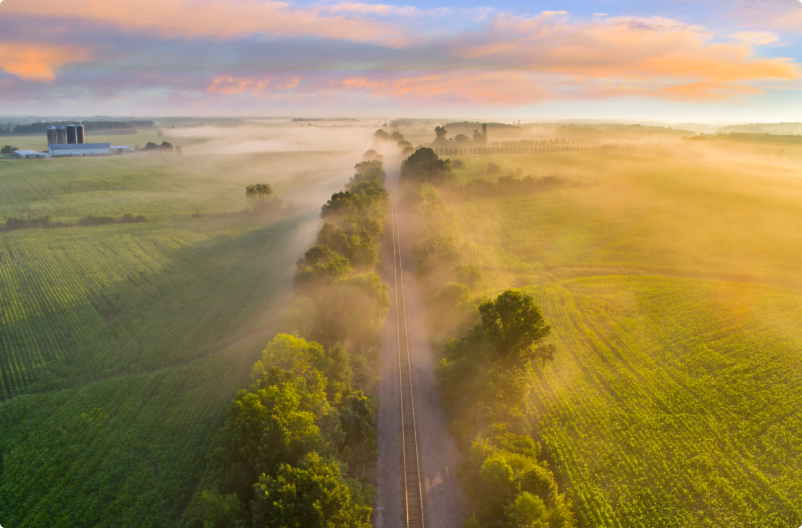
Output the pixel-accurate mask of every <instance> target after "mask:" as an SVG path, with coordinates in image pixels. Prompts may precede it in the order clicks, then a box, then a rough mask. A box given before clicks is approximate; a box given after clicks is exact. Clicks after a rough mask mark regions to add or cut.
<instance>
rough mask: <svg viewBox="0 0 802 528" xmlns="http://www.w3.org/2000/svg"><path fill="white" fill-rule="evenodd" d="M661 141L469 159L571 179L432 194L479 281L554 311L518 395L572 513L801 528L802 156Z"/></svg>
mask: <svg viewBox="0 0 802 528" xmlns="http://www.w3.org/2000/svg"><path fill="white" fill-rule="evenodd" d="M674 148H676V150H673V151H672V150H664V151H661V150H660V149H658V148H656V147H648V148H647V147H633V148H632V149H625V148H621V149H608V150H601V151H594V152H590V153H567V154H546V155H536V156H503V157H501V156H500V157H482V158H464V159H463V161H464V162H465V164H466V167H465V168H464V169H459V170H457V171H456V172H457V174H458V177H459V179H460V181H462V182H466V181H470V180H472V179H476V178H485V179H488V180H495V179H497V178H498V177H499V176H503V175H505V174H507V173H509V172H512V173H516V171H517V169H519V168H520V171H519V172H518V173H519V174H521V175H527V174H531V175H533V176H536V177H539V176H547V175H554V176H560V177H563V178H566V179H568V180H569V184H568V185H565V186H563V187H560V188H557V189H552V190H548V191H542V192H536V193H532V194H529V195H517V196H496V197H492V198H470V199H468V198H464V197H461V196H457V195H450V194H449V193H448V192H446V191H444V197H445V198H446V201H447V203H448V204H449V206H450V207H451V209H452V211H453V212H454V213H455V220H456V222H455V224H456V225H457V226H458V238H459V240H458V243H459V245H460V246H461V247H462V251H463V253H464V254H466V255H468V256H469V258H470V261H471V262H475V263H477V264H480V265H481V267H482V268H483V270H484V272H485V273H484V284H483V286H482V287H481V288H480V293H485V294H492V293H496V292H498V291H500V290H502V289H504V288H508V287H524V288H526V290H527V291H528V292H529V293H530V294H532V295H534V297H535V298H536V302H537V303H538V304H539V305H540V307H541V308H542V310H543V313H544V316H545V318H546V320H547V321H548V323H549V324H550V325H551V327H552V336H551V338H550V340H551V341H552V342H553V343H554V344H555V346H556V347H557V351H556V355H555V361H554V362H552V363H550V364H548V365H547V366H545V367H543V368H539V369H537V370H536V371H534V372H533V373H532V376H533V378H532V384H531V392H530V393H529V396H528V397H527V398H528V399H527V402H528V405H527V412H529V413H530V418H531V421H532V423H533V424H534V425H535V428H534V430H535V431H536V434H537V435H538V436H539V439H540V441H541V442H542V443H543V445H544V447H545V448H546V452H547V454H548V456H549V458H550V460H551V461H552V464H553V468H554V469H555V471H556V473H557V475H558V477H559V478H560V479H561V481H562V485H563V486H564V488H565V490H566V491H567V492H568V496H569V497H570V498H571V499H572V501H573V503H574V505H575V508H574V509H575V511H576V514H577V516H578V520H579V522H580V525H581V526H584V527H588V528H590V527H594V528H595V527H601V526H605V527H622V528H625V527H626V528H629V527H633V526H643V527H685V526H720V527H731V526H755V527H764V526H765V527H769V526H771V527H775V526H776V527H789V526H798V525H799V524H800V523H802V474H801V473H800V471H799V468H800V467H802V432H801V431H802V396H800V392H799V387H800V382H802V327H800V325H799V320H800V317H802V276H800V272H799V270H800V267H799V263H800V262H802V208H800V204H802V170H800V169H799V168H798V165H795V163H793V160H794V159H795V158H793V157H791V158H789V157H788V156H784V155H781V154H778V153H777V151H776V149H775V150H774V151H772V155H771V156H768V155H767V151H766V150H765V148H764V149H763V150H762V151H759V152H758V151H752V152H743V151H741V152H723V151H721V150H712V149H710V150H708V151H701V150H698V149H696V150H693V149H692V150H683V149H684V145H683V144H682V143H676V144H675V146H674ZM761 148H763V147H761ZM667 149H668V147H667ZM724 153H726V154H729V155H730V157H729V158H728V157H725V156H724V155H723V154H724ZM489 163H495V164H497V165H499V166H500V167H501V170H500V172H499V173H493V174H490V173H488V172H487V166H488V164H489Z"/></svg>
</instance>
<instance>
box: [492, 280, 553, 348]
mask: <svg viewBox="0 0 802 528" xmlns="http://www.w3.org/2000/svg"><path fill="white" fill-rule="evenodd" d="M479 313H481V314H482V329H483V330H484V331H485V333H486V334H487V335H488V336H489V337H490V338H491V339H492V340H493V341H494V342H495V344H496V351H497V354H498V355H499V356H501V357H504V358H508V359H511V360H516V359H518V360H524V361H525V360H527V359H528V358H530V357H533V356H535V355H537V354H538V352H542V353H543V354H544V355H546V356H548V355H549V349H538V348H536V347H535V345H536V344H537V342H538V341H540V340H541V339H543V338H544V337H546V336H547V335H549V332H550V331H551V329H550V328H549V325H547V324H546V321H545V320H544V319H543V316H542V315H541V314H540V310H538V308H537V306H535V301H534V299H532V297H529V296H528V295H524V294H523V293H521V291H520V290H507V291H505V292H504V293H502V294H501V295H499V296H498V297H497V298H496V300H495V301H487V302H485V303H482V304H481V305H480V306H479Z"/></svg>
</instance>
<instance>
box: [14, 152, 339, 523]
mask: <svg viewBox="0 0 802 528" xmlns="http://www.w3.org/2000/svg"><path fill="white" fill-rule="evenodd" d="M346 160H347V161H346ZM352 164H353V161H352V157H351V156H343V155H341V154H337V153H332V154H315V153H273V154H252V155H239V156H228V155H218V156H155V157H125V158H119V157H115V158H93V159H75V160H56V161H49V160H46V161H27V160H0V174H2V176H0V220H1V221H2V224H5V222H6V220H7V219H8V218H38V217H41V216H45V215H49V216H52V219H53V221H54V222H66V223H71V224H74V223H76V222H77V220H78V219H79V218H82V217H84V216H86V215H89V214H92V215H108V216H110V217H112V218H113V219H115V220H117V221H118V223H114V224H111V225H101V226H78V225H73V226H71V227H63V228H37V229H20V230H15V231H7V230H2V231H0V299H2V303H0V400H4V401H3V404H2V406H0V458H1V459H2V464H0V511H2V512H3V524H4V525H8V526H27V527H34V526H41V527H54V526H76V525H82V526H111V525H114V526H118V525H119V526H122V525H126V526H143V527H145V526H149V527H154V528H156V527H162V526H175V525H178V524H179V521H180V519H181V515H182V513H183V511H184V509H185V508H186V506H187V505H188V503H189V500H190V499H191V497H192V495H193V494H194V493H195V491H196V490H195V487H196V486H197V483H198V481H199V479H200V478H201V474H202V471H203V468H204V465H205V456H206V454H207V453H208V451H209V449H210V448H211V445H212V444H211V442H212V437H213V434H214V432H215V431H216V430H217V429H218V428H219V426H220V424H221V423H222V420H223V419H224V416H225V408H226V406H227V405H228V404H229V403H230V402H231V399H232V398H233V395H234V393H235V391H236V390H237V389H238V388H241V387H242V386H244V385H246V384H247V382H248V375H249V372H250V368H251V366H252V365H253V362H254V361H255V359H256V358H257V357H258V355H259V353H260V352H261V350H262V349H263V348H264V346H265V343H267V342H268V341H269V339H270V338H271V337H272V333H274V332H275V330H274V324H275V323H276V322H277V321H280V320H281V317H282V314H283V311H284V310H285V309H286V304H285V302H286V300H287V298H288V297H287V294H288V293H289V292H290V287H291V280H290V279H291V277H292V272H293V271H294V264H295V260H296V259H297V258H298V257H299V256H300V255H301V254H302V253H303V251H304V250H305V249H306V248H307V247H308V246H309V244H310V243H311V241H312V240H313V238H314V232H315V230H316V229H317V223H318V221H317V216H318V213H319V209H318V207H319V203H320V201H321V198H320V197H321V196H325V195H327V194H330V189H331V188H341V186H342V183H343V182H344V181H345V180H346V179H347V176H348V175H349V172H350V170H349V169H350V166H351V165H352ZM255 182H266V183H271V184H273V186H274V188H275V189H276V192H277V193H278V194H279V196H280V197H281V198H282V199H284V200H285V201H293V202H295V203H296V207H295V208H292V209H290V210H289V212H287V213H284V214H282V215H280V216H278V217H269V216H268V217H264V216H253V215H247V214H245V215H244V214H241V212H242V211H243V210H244V209H245V208H246V202H245V196H244V190H245V186H246V185H248V184H251V183H255ZM311 203H314V204H315V205H314V207H312V206H311V205H307V204H311ZM129 213H130V214H135V215H144V216H145V217H146V221H145V222H142V223H136V224H123V223H119V219H120V218H121V217H122V216H123V215H124V214H129ZM223 213H225V214H223Z"/></svg>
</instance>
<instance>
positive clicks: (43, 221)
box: [6, 213, 147, 231]
mask: <svg viewBox="0 0 802 528" xmlns="http://www.w3.org/2000/svg"><path fill="white" fill-rule="evenodd" d="M141 222H147V218H145V217H144V216H143V215H133V214H130V213H129V214H126V215H123V216H122V218H120V219H119V220H115V219H114V218H113V217H111V216H94V215H89V216H85V217H83V218H81V219H80V220H78V223H77V224H70V223H66V222H54V221H53V219H52V218H51V217H50V216H42V217H40V218H9V219H8V220H6V230H8V231H15V230H17V229H36V228H53V227H72V226H76V225H80V226H95V225H104V224H114V223H120V224H138V223H141Z"/></svg>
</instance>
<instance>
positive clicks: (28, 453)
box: [0, 349, 252, 527]
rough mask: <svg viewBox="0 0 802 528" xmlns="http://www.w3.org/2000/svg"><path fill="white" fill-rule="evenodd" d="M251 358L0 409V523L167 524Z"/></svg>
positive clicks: (231, 355)
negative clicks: (0, 464)
mask: <svg viewBox="0 0 802 528" xmlns="http://www.w3.org/2000/svg"><path fill="white" fill-rule="evenodd" d="M251 361H252V354H250V353H243V350H242V349H239V350H231V351H229V352H227V353H224V354H221V355H218V356H213V357H211V358H207V359H201V360H198V361H196V362H194V363H192V364H190V365H188V366H186V367H175V368H171V369H164V370H161V371H159V372H158V373H155V374H145V375H139V376H121V377H117V378H113V379H110V380H105V381H102V382H99V383H95V384H91V385H89V386H87V387H84V388H82V389H71V390H67V391H59V392H52V393H48V394H41V395H32V396H21V397H18V398H15V399H13V400H12V401H10V402H7V403H6V405H4V406H2V407H0V430H2V431H3V434H2V435H0V455H2V457H3V466H2V473H1V474H0V475H1V476H2V481H1V482H2V486H0V523H2V524H3V525H4V526H25V527H72V526H142V527H160V526H176V525H178V523H179V520H180V516H181V513H182V511H183V510H184V508H185V507H186V505H187V504H188V502H189V500H190V498H191V496H192V493H193V492H194V491H195V490H194V486H196V485H197V483H198V481H199V479H200V476H201V474H202V470H203V467H204V464H205V458H204V457H205V453H206V452H207V451H208V449H209V446H210V442H211V439H212V436H213V434H214V431H216V430H217V428H218V427H219V425H220V422H221V419H222V417H223V415H224V413H223V409H224V408H225V406H226V405H227V404H228V403H229V401H230V399H231V398H232V397H233V394H234V391H235V390H236V388H237V387H238V386H240V385H241V384H242V383H243V382H244V380H245V379H247V376H248V372H249V368H250V364H251Z"/></svg>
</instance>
